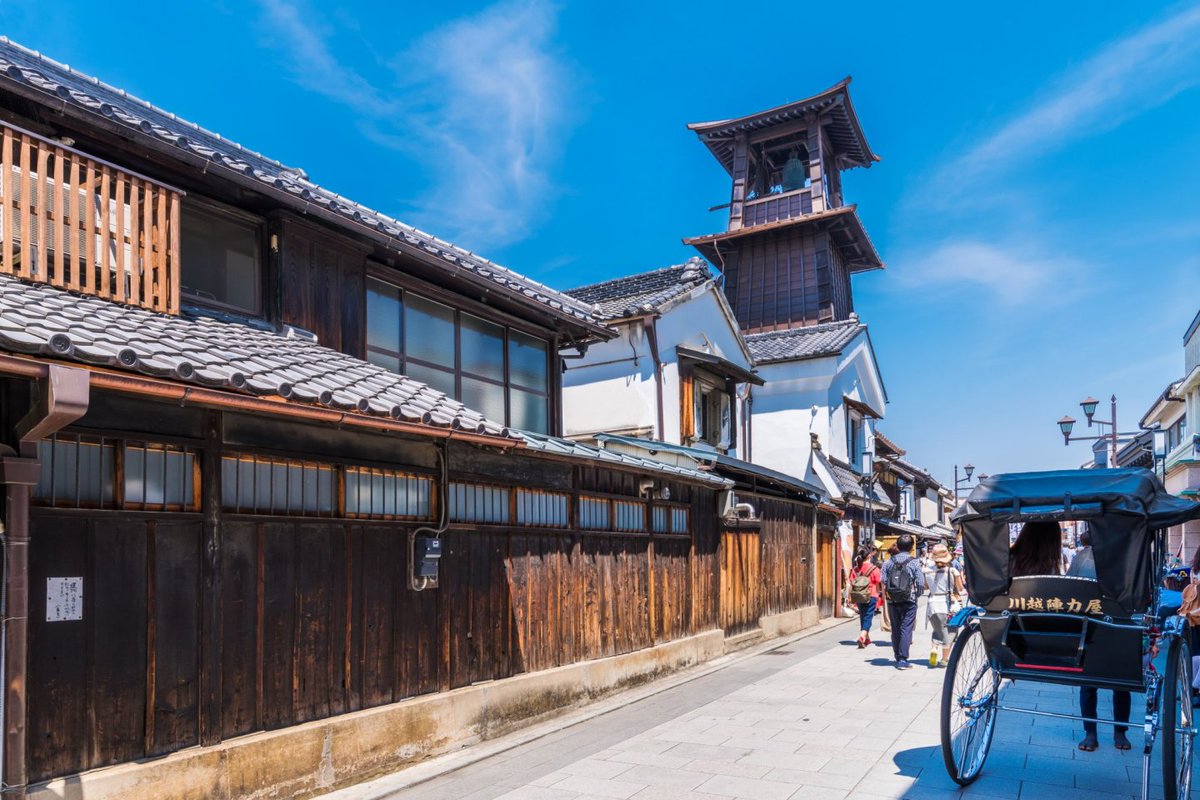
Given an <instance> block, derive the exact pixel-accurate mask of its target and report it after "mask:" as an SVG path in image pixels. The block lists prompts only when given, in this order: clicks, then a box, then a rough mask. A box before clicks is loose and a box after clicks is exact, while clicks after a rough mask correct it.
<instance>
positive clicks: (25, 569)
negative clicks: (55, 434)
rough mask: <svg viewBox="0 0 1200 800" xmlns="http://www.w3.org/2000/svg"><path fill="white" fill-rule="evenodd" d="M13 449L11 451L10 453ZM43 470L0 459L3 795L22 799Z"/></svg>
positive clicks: (25, 778)
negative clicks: (34, 491)
mask: <svg viewBox="0 0 1200 800" xmlns="http://www.w3.org/2000/svg"><path fill="white" fill-rule="evenodd" d="M10 452H11V451H10ZM40 472H41V470H40V468H39V465H38V462H37V459H34V458H19V457H16V456H5V457H4V458H0V480H2V481H3V483H4V484H5V490H6V491H5V496H6V500H7V511H8V517H7V519H6V520H5V531H4V623H3V624H4V631H3V635H4V719H3V722H4V763H3V780H4V789H3V792H2V795H3V797H5V798H23V797H25V784H26V783H27V782H28V780H29V770H28V767H27V765H26V763H25V754H26V741H25V740H26V728H27V723H28V717H27V712H26V706H25V697H26V692H27V685H28V682H27V676H26V670H27V665H28V663H29V642H28V636H27V633H28V629H29V494H30V490H31V488H32V487H33V486H34V484H36V483H37V480H38V475H39V474H40Z"/></svg>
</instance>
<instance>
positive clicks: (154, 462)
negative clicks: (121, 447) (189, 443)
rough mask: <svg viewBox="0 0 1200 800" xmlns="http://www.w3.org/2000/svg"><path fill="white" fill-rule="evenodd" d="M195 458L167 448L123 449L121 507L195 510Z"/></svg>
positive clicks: (141, 447) (130, 447) (186, 452)
mask: <svg viewBox="0 0 1200 800" xmlns="http://www.w3.org/2000/svg"><path fill="white" fill-rule="evenodd" d="M195 470H196V455H195V453H192V452H190V451H186V450H183V449H181V448H175V447H172V446H170V445H154V444H146V445H133V444H128V445H126V446H125V469H124V472H125V476H124V477H125V480H124V490H125V497H124V507H126V508H131V507H133V508H144V509H147V510H160V509H161V510H167V509H176V510H191V511H194V510H197V509H198V508H199V503H198V502H197V499H196V485H195Z"/></svg>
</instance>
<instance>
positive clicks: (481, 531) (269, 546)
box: [29, 459, 718, 781]
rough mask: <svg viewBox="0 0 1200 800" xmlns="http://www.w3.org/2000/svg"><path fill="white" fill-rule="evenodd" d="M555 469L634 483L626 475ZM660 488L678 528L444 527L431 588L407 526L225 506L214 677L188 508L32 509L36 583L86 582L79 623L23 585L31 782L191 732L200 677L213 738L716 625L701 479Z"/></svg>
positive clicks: (604, 485) (711, 548)
mask: <svg viewBox="0 0 1200 800" xmlns="http://www.w3.org/2000/svg"><path fill="white" fill-rule="evenodd" d="M513 460H514V461H516V460H517V459H513ZM527 461H529V462H532V464H533V466H531V465H530V464H525V465H524V466H523V467H521V468H518V469H516V471H517V472H520V471H521V469H525V470H528V471H530V472H533V471H536V460H534V459H527ZM567 474H568V475H569V476H571V477H572V480H574V481H577V482H578V485H579V486H580V488H582V489H586V490H588V491H600V490H604V491H606V492H608V493H612V494H623V493H629V494H628V495H627V496H636V493H637V486H636V484H637V478H638V476H637V475H633V474H627V473H615V472H612V471H609V470H602V469H594V468H575V470H574V474H573V475H572V472H571V470H569V469H568V470H567ZM671 489H672V496H673V497H674V498H676V499H678V500H681V501H683V502H686V503H688V504H689V507H690V511H691V522H692V527H693V533H692V535H691V536H690V537H689V536H653V537H652V536H650V535H648V534H617V533H612V534H603V533H578V532H574V531H539V530H522V529H517V528H466V527H463V526H454V527H453V528H452V529H451V530H450V531H449V532H447V533H446V534H445V553H444V556H443V563H442V566H441V586H440V588H438V589H437V590H436V591H426V592H414V591H412V590H410V589H409V588H408V586H407V570H408V547H407V535H406V531H407V530H408V529H409V528H411V527H412V525H411V524H408V525H404V524H398V523H395V522H362V521H351V520H315V519H292V518H279V517H261V516H260V517H253V516H236V515H224V516H223V518H222V519H221V521H220V536H219V541H220V553H219V564H220V580H219V581H217V582H215V585H219V586H220V587H221V588H220V596H219V599H218V601H217V602H218V605H219V608H218V615H219V619H220V621H221V624H220V637H219V642H220V653H219V658H217V659H216V660H215V662H214V663H215V664H217V665H218V666H217V667H216V669H215V673H216V674H215V675H214V676H212V677H205V676H203V675H201V674H200V665H201V655H202V650H201V645H202V639H201V618H202V614H204V613H205V611H206V606H205V605H204V603H205V600H204V593H203V592H202V590H201V572H200V570H201V564H202V559H201V549H202V541H203V521H202V515H201V514H151V513H128V512H124V513H121V512H114V511H107V512H105V511H80V510H69V511H68V510H60V509H37V510H35V512H34V517H33V539H32V541H33V544H32V547H31V551H32V552H31V570H32V574H31V578H32V580H33V585H35V586H37V585H42V586H44V585H45V584H44V581H45V578H47V577H51V576H64V575H78V576H81V577H83V579H84V586H85V587H87V588H86V590H85V592H84V597H85V607H84V618H83V620H82V621H81V622H54V623H48V622H46V609H45V600H44V594H39V593H37V592H35V593H33V600H34V602H33V608H32V609H31V621H30V631H31V647H32V653H33V657H32V659H31V664H30V708H31V709H34V710H35V713H33V714H32V715H31V734H32V735H31V737H30V743H31V744H30V754H29V755H30V770H31V780H35V781H36V780H42V779H45V778H49V777H52V776H58V775H66V774H70V773H73V772H78V771H80V770H84V769H89V768H94V767H99V766H104V765H107V764H114V763H119V762H122V761H128V760H132V759H136V758H142V757H146V756H153V755H160V754H163V753H168V752H171V751H174V750H178V749H180V748H183V747H189V746H194V745H196V744H199V743H200V738H201V730H200V718H201V713H200V697H201V685H202V684H203V683H205V681H208V680H214V681H216V682H217V683H218V684H219V687H218V688H217V689H216V691H218V692H219V697H220V700H221V705H220V715H219V719H218V720H217V722H216V723H215V724H216V727H217V728H218V731H217V733H218V734H219V738H223V739H224V738H230V737H234V736H239V735H243V734H246V733H249V732H252V731H255V730H266V729H273V728H281V727H286V726H289V725H294V724H297V723H300V722H304V721H307V720H313V719H320V718H323V717H327V716H331V715H335V714H340V713H344V712H346V711H351V710H356V709H360V708H367V707H370V706H375V705H380V704H383V703H390V702H395V701H398V700H401V699H404V698H406V697H412V696H415V695H419V694H426V693H430V692H436V691H441V690H446V689H450V688H455V687H459V686H466V685H468V684H471V683H474V682H477V681H481V680H492V679H499V678H504V677H508V676H510V675H513V674H516V673H520V672H528V671H533V670H541V669H546V668H549V667H554V666H558V665H562V664H567V663H571V662H574V661H580V660H585V659H593V658H599V657H603V656H609V655H616V654H620V653H627V652H631V651H634V650H637V649H642V648H645V647H649V646H652V645H653V644H655V643H658V642H663V641H667V640H669V639H674V638H679V637H682V636H687V635H689V634H691V633H694V632H698V631H701V630H710V629H712V628H714V627H716V626H717V624H718V621H717V605H718V604H717V597H716V593H715V586H716V581H717V579H716V573H717V568H716V551H717V541H716V539H717V537H716V521H715V508H716V496H715V492H714V491H713V490H711V489H705V488H701V487H696V486H689V485H685V484H672V485H671Z"/></svg>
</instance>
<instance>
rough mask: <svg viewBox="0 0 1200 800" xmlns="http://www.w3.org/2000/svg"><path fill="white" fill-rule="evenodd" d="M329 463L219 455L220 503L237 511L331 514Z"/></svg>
mask: <svg viewBox="0 0 1200 800" xmlns="http://www.w3.org/2000/svg"><path fill="white" fill-rule="evenodd" d="M335 477H336V473H335V470H334V467H333V465H331V464H318V463H313V462H310V461H288V460H284V459H274V458H270V457H268V456H224V457H223V458H222V459H221V505H222V506H223V507H224V508H225V510H226V511H232V512H235V513H241V514H290V515H294V516H318V517H332V516H334V514H336V512H337V508H336V503H337V500H336V492H335V491H334V480H335Z"/></svg>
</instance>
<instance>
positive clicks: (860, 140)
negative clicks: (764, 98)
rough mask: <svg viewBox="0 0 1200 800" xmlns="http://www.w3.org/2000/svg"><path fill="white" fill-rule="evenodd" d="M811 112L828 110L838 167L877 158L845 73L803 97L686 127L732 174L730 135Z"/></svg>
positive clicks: (827, 126) (828, 129) (861, 164)
mask: <svg viewBox="0 0 1200 800" xmlns="http://www.w3.org/2000/svg"><path fill="white" fill-rule="evenodd" d="M814 112H825V113H828V114H829V121H828V122H827V123H825V130H826V132H827V133H828V134H829V140H830V141H831V142H832V143H833V147H834V151H835V152H836V154H837V155H838V156H840V157H841V158H840V164H839V166H840V167H842V168H850V167H869V166H871V164H873V163H874V162H876V161H878V160H879V156H877V155H875V153H873V152H871V146H870V145H869V144H867V137H866V135H864V134H863V130H862V126H861V125H860V124H859V122H858V115H857V114H855V113H854V104H853V103H851V102H850V78H849V77H846V78H845V79H843V80H841V81H839V82H838V83H835V84H834V85H833V86H830V87H829V88H828V89H826V90H825V91H823V92H821V93H819V94H814V95H813V96H812V97H806V98H804V99H803V100H796V101H795V102H792V103H788V104H786V105H782V106H777V107H775V108H770V109H767V110H766V111H759V112H757V113H755V114H749V115H747V116H744V117H738V118H736V119H723V120H718V121H716V122H693V123H690V124H689V125H688V130H690V131H695V132H696V135H697V136H699V137H700V141H702V142H704V144H705V145H706V146H707V147H708V149H709V150H711V151H712V154H713V155H714V156H715V157H716V159H717V161H720V162H721V166H723V167H724V168H725V171H726V172H728V173H730V174H731V175H732V174H733V139H734V136H736V135H737V134H739V133H749V134H751V135H753V133H754V132H755V131H761V130H764V129H767V128H773V127H776V126H780V125H785V124H787V123H789V122H795V121H797V120H803V119H804V118H805V117H806V116H807V115H808V114H810V113H814Z"/></svg>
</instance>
